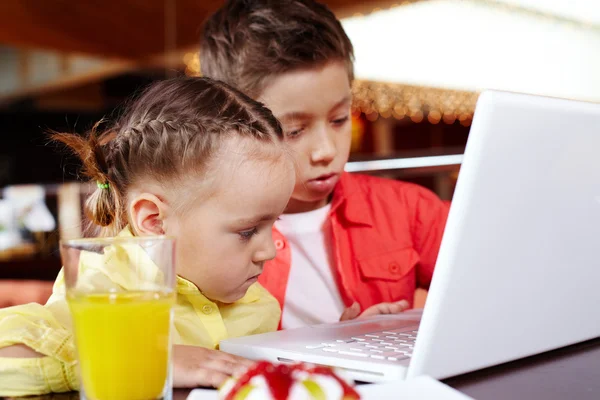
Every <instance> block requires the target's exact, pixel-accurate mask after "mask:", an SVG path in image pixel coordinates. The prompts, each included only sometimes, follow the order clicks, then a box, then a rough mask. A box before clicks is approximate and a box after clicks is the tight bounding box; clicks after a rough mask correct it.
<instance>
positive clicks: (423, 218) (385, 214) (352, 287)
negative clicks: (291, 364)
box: [259, 173, 449, 310]
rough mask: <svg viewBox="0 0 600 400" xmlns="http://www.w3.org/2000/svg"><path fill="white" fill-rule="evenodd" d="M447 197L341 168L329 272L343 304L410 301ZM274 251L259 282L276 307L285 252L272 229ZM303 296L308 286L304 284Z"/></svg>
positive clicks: (427, 275) (422, 281)
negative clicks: (444, 198) (348, 171)
mask: <svg viewBox="0 0 600 400" xmlns="http://www.w3.org/2000/svg"><path fill="white" fill-rule="evenodd" d="M448 210H449V203H447V202H444V201H442V200H440V199H439V198H438V197H437V196H436V195H435V194H433V193H432V192H430V191H429V190H427V189H425V188H423V187H421V186H418V185H414V184H411V183H407V182H399V181H392V180H388V179H382V178H376V177H372V176H367V175H354V174H349V173H344V174H342V177H341V179H340V182H339V183H338V185H337V186H336V188H335V190H334V193H333V199H332V203H331V211H330V214H329V222H330V232H331V235H332V240H331V243H332V249H331V252H332V253H331V254H332V255H333V260H334V264H333V265H332V268H334V277H335V278H336V281H337V287H338V290H339V291H340V294H341V296H342V299H343V301H344V303H345V304H346V306H350V305H352V303H353V302H354V301H357V302H358V303H359V304H360V305H361V309H362V310H365V309H367V308H368V307H370V306H372V305H375V304H378V303H381V302H393V301H399V300H402V299H405V300H407V301H408V302H409V303H411V305H412V303H413V299H414V294H415V289H416V288H417V287H422V288H428V287H429V284H430V282H431V277H432V274H433V268H434V266H435V261H436V258H437V254H438V250H439V247H440V242H441V239H442V233H443V231H444V227H445V224H446V219H447V217H448ZM273 239H274V241H275V246H276V247H277V250H278V251H277V256H276V258H275V259H274V260H272V261H269V262H267V263H266V264H265V268H264V271H263V274H262V275H261V276H260V277H259V281H260V283H261V284H262V285H263V286H264V287H265V288H267V290H268V291H269V292H271V294H272V295H273V296H275V297H276V298H277V300H278V301H279V304H280V305H281V307H282V309H283V305H284V301H285V293H286V287H287V282H288V277H289V272H290V265H291V251H290V247H289V244H288V243H287V241H286V239H285V237H284V236H283V235H282V234H281V233H280V232H278V231H277V230H276V229H274V230H273ZM306 294H307V296H309V295H310V288H309V287H307V288H306Z"/></svg>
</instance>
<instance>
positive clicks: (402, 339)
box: [306, 328, 417, 361]
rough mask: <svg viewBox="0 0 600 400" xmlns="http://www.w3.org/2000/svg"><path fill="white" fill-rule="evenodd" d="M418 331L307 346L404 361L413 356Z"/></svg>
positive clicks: (375, 333)
mask: <svg viewBox="0 0 600 400" xmlns="http://www.w3.org/2000/svg"><path fill="white" fill-rule="evenodd" d="M416 339H417V331H416V330H408V331H407V330H406V328H404V329H398V330H390V331H383V332H374V333H368V334H365V335H360V336H353V337H350V338H345V339H338V340H332V341H329V342H323V343H319V344H314V345H309V346H306V348H307V349H313V350H319V351H323V352H328V353H337V354H340V355H345V356H353V357H356V358H365V359H367V358H371V359H375V360H388V361H403V360H406V359H408V358H410V357H411V356H412V353H413V349H414V346H415V340H416Z"/></svg>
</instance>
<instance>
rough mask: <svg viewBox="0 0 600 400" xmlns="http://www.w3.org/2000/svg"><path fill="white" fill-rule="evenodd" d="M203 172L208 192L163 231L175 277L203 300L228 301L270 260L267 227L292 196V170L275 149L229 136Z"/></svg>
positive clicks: (272, 252)
mask: <svg viewBox="0 0 600 400" xmlns="http://www.w3.org/2000/svg"><path fill="white" fill-rule="evenodd" d="M207 174H211V175H214V180H213V183H212V184H211V186H210V189H205V190H206V192H203V193H199V194H198V195H199V196H200V199H199V200H197V201H196V202H195V203H194V204H192V205H191V206H190V208H189V209H188V210H187V211H185V212H183V213H182V215H181V216H177V217H176V218H177V219H176V221H175V223H174V224H169V226H171V227H172V229H170V231H169V232H166V233H167V234H168V235H172V236H175V237H176V238H177V273H178V274H179V275H181V276H183V277H184V278H186V279H188V280H189V281H191V282H192V283H194V284H195V285H196V286H197V287H198V288H199V289H200V290H201V291H202V293H203V294H204V295H205V296H206V297H208V298H209V299H211V300H216V301H220V302H223V303H232V302H234V301H236V300H239V299H240V298H242V297H243V296H244V295H245V294H246V291H247V290H248V288H249V287H250V285H252V284H253V283H255V282H256V281H257V278H258V275H260V273H261V272H262V270H263V264H264V262H265V261H267V260H270V259H272V258H274V257H275V246H274V244H273V238H272V235H271V232H272V227H273V224H274V223H275V221H276V219H277V218H278V216H279V215H280V214H281V213H282V212H283V210H284V208H285V206H286V204H287V203H288V201H289V198H290V195H291V193H292V190H293V187H294V167H293V165H292V160H291V158H290V157H287V156H285V155H284V154H283V150H282V148H281V147H278V146H274V145H269V144H263V143H260V144H257V143H256V142H255V141H254V142H253V141H252V139H247V138H232V139H229V140H227V141H226V143H225V144H224V145H223V148H222V149H221V151H220V153H219V155H218V156H217V158H216V161H215V164H214V169H213V170H212V171H211V172H208V173H207ZM190 190H191V188H190ZM206 193H209V195H206ZM193 195H194V194H193V193H187V194H186V196H193Z"/></svg>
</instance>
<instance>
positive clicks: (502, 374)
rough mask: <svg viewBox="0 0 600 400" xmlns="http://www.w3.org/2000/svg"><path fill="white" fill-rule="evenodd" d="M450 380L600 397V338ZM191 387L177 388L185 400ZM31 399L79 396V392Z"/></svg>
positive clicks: (533, 393) (519, 391)
mask: <svg viewBox="0 0 600 400" xmlns="http://www.w3.org/2000/svg"><path fill="white" fill-rule="evenodd" d="M445 383H446V384H448V385H450V386H452V387H453V388H455V389H457V390H459V391H461V392H463V393H465V394H467V395H469V396H471V397H473V398H474V399H476V400H507V399H510V400H521V399H523V400H530V399H531V400H533V399H535V400H537V399H540V400H559V399H560V400H563V399H569V400H598V399H600V338H598V339H594V340H591V341H588V342H585V343H580V344H577V345H574V346H570V347H566V348H563V349H559V350H555V351H552V352H548V353H544V354H540V355H537V356H533V357H529V358H526V359H523V360H519V361H514V362H511V363H507V364H504V365H500V366H496V367H492V368H488V369H485V370H481V371H477V372H473V373H470V374H466V375H463V376H460V377H455V378H451V379H447V380H446V381H445ZM189 392H190V391H189V390H175V392H174V393H173V400H185V399H186V397H187V395H188V394H189ZM27 399H28V400H76V399H79V396H78V395H77V393H67V394H53V395H46V396H39V397H29V398H27Z"/></svg>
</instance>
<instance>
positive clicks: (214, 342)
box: [0, 78, 294, 396]
mask: <svg viewBox="0 0 600 400" xmlns="http://www.w3.org/2000/svg"><path fill="white" fill-rule="evenodd" d="M53 138H54V139H56V140H57V141H60V142H62V143H64V144H66V145H67V146H68V147H69V148H70V149H71V150H73V151H74V152H75V153H76V154H77V155H79V156H80V157H81V160H82V161H83V165H84V173H85V175H87V177H89V178H90V179H91V180H92V181H95V182H97V184H98V189H97V190H96V191H95V192H94V193H93V194H92V195H91V197H90V198H89V199H88V201H87V203H86V209H87V214H88V216H89V218H90V219H91V221H92V222H93V223H94V224H95V225H96V226H98V227H99V228H101V229H102V232H103V233H104V234H106V235H119V236H131V235H163V234H166V235H169V236H173V237H175V238H176V239H177V254H176V258H177V273H178V276H179V278H178V282H177V292H178V297H177V304H176V306H175V312H174V315H175V318H174V321H175V323H174V343H175V347H174V351H173V376H174V386H175V387H193V386H198V385H202V386H211V385H212V386H218V385H219V384H220V383H222V382H223V380H224V379H225V378H226V377H227V376H229V375H231V374H232V373H234V372H237V371H238V370H243V369H244V368H245V367H247V366H248V365H249V361H247V360H244V359H241V358H238V357H234V356H232V355H228V354H225V353H222V352H219V351H217V350H214V349H216V348H217V346H218V343H219V341H220V340H222V339H225V338H227V337H234V336H243V335H249V334H255V333H261V332H266V331H271V330H275V329H276V328H277V324H278V322H279V316H280V311H279V306H278V303H277V301H276V300H275V299H274V298H272V297H271V296H270V295H269V294H268V292H267V291H266V290H265V289H263V288H262V287H261V286H260V285H259V284H258V283H256V281H257V279H258V276H259V275H260V273H261V272H262V268H263V264H264V262H265V261H267V260H270V259H272V258H274V257H275V247H274V244H273V239H272V236H271V230H272V226H273V224H274V222H275V220H276V219H277V217H278V215H279V214H281V213H282V212H283V210H284V208H285V206H286V204H287V202H288V200H289V198H290V195H291V193H292V190H293V186H294V168H293V164H292V161H291V159H290V158H288V157H287V156H286V153H285V151H284V149H283V147H282V144H281V138H282V131H281V128H280V126H279V124H278V122H277V120H276V119H275V118H274V117H273V115H272V114H271V112H270V111H269V110H268V109H267V108H265V107H264V106H263V105H262V104H260V103H258V102H256V101H253V100H251V99H250V98H248V97H247V96H245V95H243V94H242V93H240V92H238V91H237V90H234V89H232V88H230V87H229V86H227V85H225V84H224V83H221V82H218V81H213V80H210V79H203V78H178V79H174V80H169V81H163V82H159V83H155V84H154V85H152V86H151V87H150V88H149V89H147V90H146V91H145V92H144V93H143V94H142V95H141V96H140V97H139V98H138V99H137V100H135V101H134V102H133V103H132V105H131V106H130V108H129V110H128V111H127V112H126V113H125V114H124V116H123V117H122V118H121V120H120V122H119V123H118V124H117V125H116V126H115V128H114V129H113V130H111V131H110V132H109V133H105V134H104V135H100V136H97V135H96V133H95V131H94V130H92V132H91V133H90V135H89V136H88V138H87V139H85V138H82V137H80V136H77V135H72V134H55V135H53ZM61 293H64V282H63V277H62V273H61V274H60V275H59V277H58V279H57V281H56V283H55V287H54V295H53V296H52V297H51V298H50V300H49V301H48V303H47V304H46V305H45V306H41V305H39V304H28V305H24V306H17V307H13V308H8V309H4V310H1V311H0V375H1V376H2V379H1V380H0V396H3V395H6V396H21V395H32V394H41V393H48V392H64V391H71V390H76V389H77V388H78V381H77V376H76V373H75V348H74V343H73V340H72V336H71V332H70V327H71V325H70V322H69V318H68V308H67V305H66V301H65V299H64V295H63V294H61Z"/></svg>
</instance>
